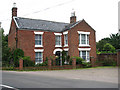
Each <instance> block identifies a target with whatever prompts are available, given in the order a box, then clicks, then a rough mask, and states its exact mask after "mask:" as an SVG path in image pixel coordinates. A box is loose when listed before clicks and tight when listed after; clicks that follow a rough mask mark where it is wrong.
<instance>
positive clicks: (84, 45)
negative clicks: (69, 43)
mask: <svg viewBox="0 0 120 90" xmlns="http://www.w3.org/2000/svg"><path fill="white" fill-rule="evenodd" d="M79 46H80V47H90V45H86V44H79Z"/></svg>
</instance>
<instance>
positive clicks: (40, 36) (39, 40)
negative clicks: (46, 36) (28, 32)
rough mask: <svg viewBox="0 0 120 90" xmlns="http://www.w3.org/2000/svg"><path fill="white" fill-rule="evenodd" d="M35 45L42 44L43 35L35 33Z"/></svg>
mask: <svg viewBox="0 0 120 90" xmlns="http://www.w3.org/2000/svg"><path fill="white" fill-rule="evenodd" d="M35 45H42V35H39V34H36V35H35Z"/></svg>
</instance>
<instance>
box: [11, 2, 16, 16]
mask: <svg viewBox="0 0 120 90" xmlns="http://www.w3.org/2000/svg"><path fill="white" fill-rule="evenodd" d="M13 16H16V17H17V7H16V3H13V8H12V17H13Z"/></svg>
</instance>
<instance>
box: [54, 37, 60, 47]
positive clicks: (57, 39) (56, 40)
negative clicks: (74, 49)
mask: <svg viewBox="0 0 120 90" xmlns="http://www.w3.org/2000/svg"><path fill="white" fill-rule="evenodd" d="M55 45H59V46H60V45H61V36H60V35H56V36H55Z"/></svg>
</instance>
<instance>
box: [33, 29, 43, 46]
mask: <svg viewBox="0 0 120 90" xmlns="http://www.w3.org/2000/svg"><path fill="white" fill-rule="evenodd" d="M34 34H35V35H36V34H38V35H41V45H35V47H43V34H44V32H35V31H34Z"/></svg>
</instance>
